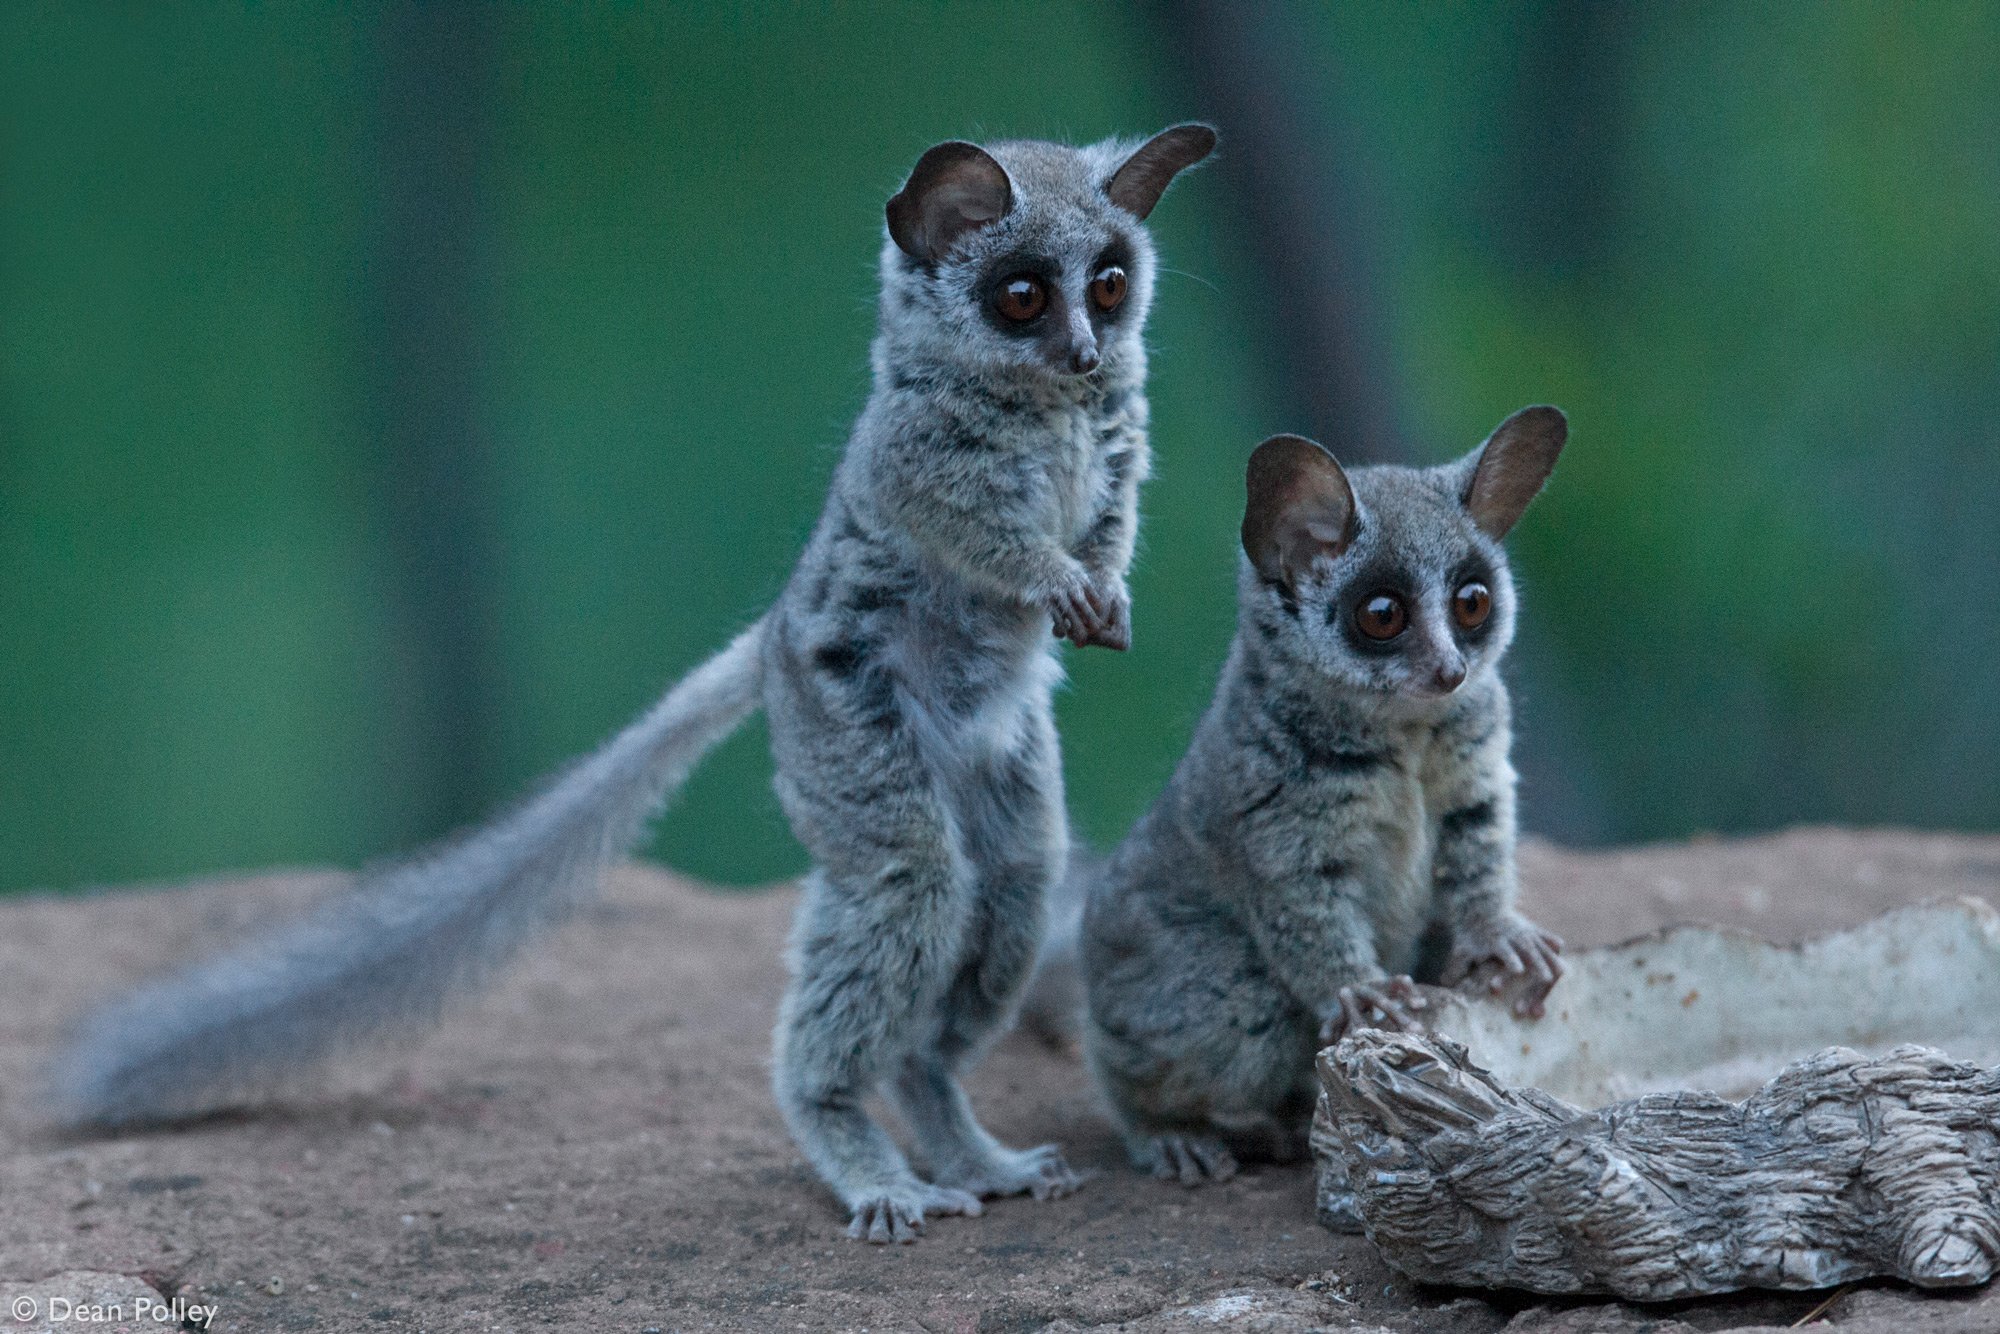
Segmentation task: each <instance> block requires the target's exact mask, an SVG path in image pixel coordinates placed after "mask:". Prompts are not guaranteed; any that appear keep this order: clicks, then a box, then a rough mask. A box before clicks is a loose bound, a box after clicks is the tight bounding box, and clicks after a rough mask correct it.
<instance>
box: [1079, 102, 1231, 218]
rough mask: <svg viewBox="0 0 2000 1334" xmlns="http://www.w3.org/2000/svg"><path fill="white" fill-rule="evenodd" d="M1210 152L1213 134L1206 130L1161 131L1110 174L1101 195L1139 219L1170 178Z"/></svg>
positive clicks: (1191, 127) (1178, 128)
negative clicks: (1104, 195) (1103, 194)
mask: <svg viewBox="0 0 2000 1334" xmlns="http://www.w3.org/2000/svg"><path fill="white" fill-rule="evenodd" d="M1214 151H1215V131H1214V130H1213V129H1212V128H1210V127H1209V126H1206V125H1199V124H1189V125H1176V126H1174V127H1173V128H1172V129H1170V130H1161V131H1160V132H1159V133H1158V134H1156V135H1154V136H1153V137H1152V138H1150V139H1148V140H1147V141H1146V142H1145V143H1143V144H1141V145H1139V147H1138V149H1137V150H1136V151H1134V152H1133V154H1132V156H1131V157H1128V158H1126V159H1125V161H1124V163H1123V164H1122V165H1120V167H1119V168H1118V170H1117V171H1114V172H1112V173H1111V179H1110V180H1108V181H1106V182H1105V183H1104V193H1105V194H1106V195H1107V196H1108V197H1109V198H1110V200H1111V202H1112V203H1114V204H1116V205H1118V207H1120V208H1122V209H1124V210H1125V211H1126V212H1127V213H1130V214H1131V215H1132V216H1133V217H1135V218H1141V219H1143V218H1144V217H1145V216H1146V215H1147V214H1148V213H1151V212H1152V211H1153V205H1155V204H1157V203H1159V202H1160V196H1161V195H1163V194H1165V193H1166V192H1167V186H1168V185H1170V184H1172V183H1173V179H1174V177H1176V176H1178V175H1180V174H1181V173H1182V172H1184V171H1186V170H1187V169H1188V168H1189V167H1192V166H1193V165H1194V164H1195V163H1197V162H1199V161H1201V160H1202V159H1203V158H1205V157H1207V156H1208V155H1209V154H1210V153H1213V152H1214Z"/></svg>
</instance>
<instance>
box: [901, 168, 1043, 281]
mask: <svg viewBox="0 0 2000 1334" xmlns="http://www.w3.org/2000/svg"><path fill="white" fill-rule="evenodd" d="M1013 206H1014V183H1013V182H1012V181H1010V180H1009V179H1008V178H1007V169H1006V168H1005V167H1002V166H1001V165H1000V164H999V163H998V162H997V161H995V160H994V158H993V155H992V154H991V153H988V152H987V151H986V150H985V149H983V148H981V147H980V146H979V145H978V144H968V143H963V142H960V141H958V140H952V141H951V142H949V143H942V144H939V145H938V146H937V147H936V148H933V149H931V150H930V151H929V152H927V153H925V154H924V155H923V156H922V157H920V158H918V159H917V165H916V167H915V168H914V169H913V170H912V171H911V172H910V179H909V180H908V181H906V182H905V183H904V185H903V188H902V189H901V190H900V191H898V192H897V194H896V197H895V198H894V199H891V200H890V201H889V207H888V215H889V236H890V238H891V239H893V240H894V241H895V242H896V245H897V247H898V248H899V249H901V250H902V252H903V253H904V254H906V255H908V256H909V257H910V258H911V259H915V260H919V261H921V262H923V263H925V264H930V263H935V262H936V261H937V260H940V259H943V258H944V256H945V255H946V254H947V253H948V252H949V251H950V250H951V248H952V246H954V245H956V244H957V243H958V241H959V239H960V238H961V237H963V236H965V235H967V234H968V233H970V232H975V231H978V230H979V229H980V228H981V227H987V226H991V225H992V224H993V223H995V222H998V221H999V220H1000V219H1002V218H1004V217H1006V216H1007V210H1008V209H1010V208H1012V207H1013Z"/></svg>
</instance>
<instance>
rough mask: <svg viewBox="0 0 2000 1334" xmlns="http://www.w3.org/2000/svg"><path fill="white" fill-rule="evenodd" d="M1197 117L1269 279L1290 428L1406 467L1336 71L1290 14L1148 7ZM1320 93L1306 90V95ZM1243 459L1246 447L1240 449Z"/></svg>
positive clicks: (1217, 2)
mask: <svg viewBox="0 0 2000 1334" xmlns="http://www.w3.org/2000/svg"><path fill="white" fill-rule="evenodd" d="M1147 8H1148V9H1149V10H1150V11H1151V15H1152V19H1153V21H1154V24H1155V26H1156V27H1157V28H1159V29H1160V30H1161V31H1162V32H1163V33H1164V34H1165V35H1166V36H1167V38H1168V39H1169V40H1168V41H1166V42H1165V43H1163V46H1164V49H1165V52H1166V54H1167V56H1168V58H1169V59H1170V60H1173V61H1176V62H1177V63H1178V64H1179V66H1180V70H1179V73H1180V74H1181V76H1182V78H1183V79H1184V80H1185V81H1186V83H1187V85H1188V87H1189V90H1190V92H1191V93H1192V94H1193V101H1194V105H1195V106H1196V107H1198V108H1200V111H1201V114H1203V115H1206V116H1209V117H1211V118H1212V119H1213V120H1214V121H1215V123H1216V124H1217V125H1218V126H1220V127H1221V129H1222V135H1223V139H1222V154H1221V157H1220V160H1219V163H1218V165H1217V168H1216V170H1218V171H1219V172H1221V173H1222V175H1223V177H1224V179H1225V180H1226V181H1227V182H1228V185H1229V197H1230V200H1231V202H1232V204H1233V206H1234V208H1235V209H1236V212H1237V218H1238V221H1239V224H1240V226H1241V234H1242V236H1243V239H1244V241H1245V242H1246V244H1247V245H1248V247H1249V249H1250V251H1251V253H1252V255H1253V256H1254V257H1255V259H1256V260H1257V263H1258V265H1259V268H1260V269H1261V270H1262V272H1263V274H1264V276H1265V280H1266V281H1265V291H1264V292H1263V293H1262V298H1263V299H1262V300H1261V301H1260V302H1259V305H1258V309H1259V311H1260V312H1261V318H1263V319H1264V320H1266V321H1267V322H1268V327H1269V328H1270V329H1271V331H1272V334H1271V336H1270V337H1269V339H1268V340H1267V343H1266V346H1267V348H1268V349H1269V351H1270V352H1271V354H1272V355H1273V357H1274V358H1275V359H1276V360H1277V364H1278V366H1279V368H1280V377H1281V383H1280V385H1279V386H1278V388H1279V389H1280V391H1281V393H1282V394H1283V396H1284V397H1285V398H1287V399H1288V400H1289V401H1290V403H1291V404H1292V406H1293V408H1294V410H1295V411H1296V412H1297V413H1298V414H1299V416H1298V419H1297V421H1296V422H1295V423H1294V424H1293V425H1292V426H1290V427H1289V429H1292V430H1296V431H1299V432H1301V433H1302V434H1306V435H1309V436H1311V437H1312V438H1314V439H1315V440H1318V441H1320V442H1321V443H1323V444H1325V445H1327V446H1329V447H1330V448H1332V449H1333V450H1334V452H1335V453H1336V454H1338V455H1339V456H1340V458H1341V459H1342V460H1343V461H1345V462H1348V463H1402V462H1409V461H1410V460H1411V451H1410V448H1409V444H1408V441H1407V439H1406V438H1405V435H1404V430H1405V427H1404V424H1403V422H1402V421H1401V419H1400V416H1399V412H1398V404H1399V401H1400V398H1401V395H1400V394H1399V393H1398V391H1397V386H1396V369H1395V364H1394V359H1393V357H1392V356H1391V354H1390V349H1389V341H1388V337H1387V333H1386V330H1385V329H1384V328H1383V325H1382V313H1383V311H1384V310H1385V309H1386V305H1387V303H1386V300H1385V297H1384V293H1383V292H1382V290H1381V282H1382V265H1381V263H1380V260H1379V256H1378V255H1377V254H1375V253H1374V240H1375V238H1376V237H1377V236H1378V235H1379V233H1378V232H1377V231H1375V230H1374V229H1373V228H1372V227H1371V225H1370V224H1371V223H1373V222H1375V221H1377V220H1378V219H1379V215H1380V212H1381V210H1380V208H1379V206H1378V205H1377V203H1376V202H1375V200H1374V199H1373V198H1372V197H1371V194H1370V191H1369V180H1370V176H1369V173H1368V172H1367V171H1365V170H1364V169H1363V167H1362V164H1361V162H1360V160H1359V159H1360V157H1361V154H1360V153H1359V151H1358V150H1357V146H1356V145H1355V144H1354V143H1353V142H1351V141H1350V140H1349V139H1348V138H1347V137H1346V136H1345V135H1344V134H1343V133H1342V132H1341V127H1340V126H1339V125H1338V124H1337V123H1336V121H1335V118H1334V115H1333V113H1332V112H1331V110H1330V109H1329V103H1330V101H1331V100H1332V99H1331V98H1330V97H1328V96H1327V95H1326V93H1325V91H1324V90H1325V89H1326V88H1327V86H1328V85H1329V83H1332V82H1337V81H1338V79H1339V72H1338V70H1337V69H1336V68H1334V67H1333V66H1332V65H1331V63H1330V57H1329V54H1328V53H1327V52H1325V51H1324V50H1323V49H1321V48H1320V47H1319V46H1317V45H1316V44H1313V43H1311V42H1309V41H1307V40H1305V39H1304V38H1303V37H1302V36H1301V34H1300V33H1299V32H1298V31H1297V27H1298V25H1297V24H1296V23H1295V22H1294V21H1293V20H1292V19H1291V18H1290V17H1289V15H1288V14H1287V12H1286V11H1285V9H1284V8H1283V7H1282V6H1278V5H1272V4H1261V3H1258V4H1244V3H1231V0H1149V2H1148V5H1147ZM1308 90H1312V91H1310V92H1309V91H1308ZM1246 448H1247V446H1246Z"/></svg>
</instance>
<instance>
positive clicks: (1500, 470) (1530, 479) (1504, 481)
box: [1460, 407, 1569, 538]
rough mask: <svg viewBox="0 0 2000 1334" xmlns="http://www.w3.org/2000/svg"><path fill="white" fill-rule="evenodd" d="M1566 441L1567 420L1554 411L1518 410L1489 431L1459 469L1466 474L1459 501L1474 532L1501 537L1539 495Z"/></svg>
mask: <svg viewBox="0 0 2000 1334" xmlns="http://www.w3.org/2000/svg"><path fill="white" fill-rule="evenodd" d="M1568 438H1569V419H1568V418H1567V417H1565V416H1563V415H1562V410H1561V409H1559V408H1550V407H1536V408H1522V409H1521V410H1520V411H1519V412H1517V413H1515V414H1514V415H1513V416H1511V417H1509V418H1508V419H1507V420H1506V421H1503V422H1501V423H1500V425H1498V426H1497V427H1495V428H1494V429H1493V434H1492V435H1489V436H1487V437H1486V443H1485V444H1483V445H1481V446H1480V447H1479V448H1478V449H1477V450H1475V451H1474V452H1473V453H1472V454H1471V455H1469V456H1468V457H1467V458H1466V459H1465V460H1464V462H1463V463H1462V464H1461V465H1460V466H1461V467H1463V468H1465V470H1466V472H1467V474H1468V475H1467V477H1466V482H1465V490H1464V491H1463V492H1462V493H1461V498H1462V499H1463V500H1464V502H1465V509H1466V512H1467V513H1469V514H1470V515H1472V521H1473V522H1474V523H1476V524H1478V525H1479V531H1480V532H1482V533H1485V534H1486V535H1487V536H1488V537H1494V538H1500V537H1505V536H1507V530H1508V529H1510V528H1512V527H1513V526H1514V525H1515V524H1516V523H1517V522H1519V521H1520V518H1521V515H1522V513H1523V512H1524V511H1525V510H1526V509H1527V508H1528V502H1529V501H1531V500H1533V499H1534V498H1535V497H1536V496H1537V495H1539V494H1541V490H1542V483H1544V482H1546V481H1548V480H1549V474H1550V473H1551V472H1553V471H1554V470H1555V466H1556V456H1557V455H1558V454H1561V453H1562V447H1563V441H1565V440H1567V439H1568Z"/></svg>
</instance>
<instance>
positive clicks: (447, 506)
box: [360, 0, 500, 837]
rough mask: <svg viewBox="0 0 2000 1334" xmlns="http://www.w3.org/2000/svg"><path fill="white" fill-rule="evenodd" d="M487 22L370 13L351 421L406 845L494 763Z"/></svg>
mask: <svg viewBox="0 0 2000 1334" xmlns="http://www.w3.org/2000/svg"><path fill="white" fill-rule="evenodd" d="M499 22H500V20H499V14H498V11H496V10H495V9H493V8H491V7H489V6H486V5H483V4H476V3H418V2H417V0H397V2H396V3H391V4H389V5H388V6H387V7H386V8H385V9H383V10H382V11H380V18H379V19H378V33H379V45H378V49H377V51H376V53H375V59H376V69H377V71H378V74H379V93H378V99H377V103H376V110H375V115H376V123H375V126H374V136H373V143H374V151H375V159H374V166H375V169H376V173H377V175H376V181H377V196H376V198H375V200H374V201H373V205H374V207H373V208H372V210H371V230H370V233H369V235H368V237H367V243H366V253H365V263H366V268H365V271H364V274H363V283H364V290H363V294H362V302H361V306H362V318H361V327H360V345H361V357H362V363H363V385H362V392H363V413H364V426H365V428H366V439H367V441H368V444H369V447H370V449H371V451H372V452H371V454H370V456H369V459H368V469H369V483H370V499H371V502H372V504H373V506H374V509H375V514H376V522H377V526H378V528H377V531H378V533H379V535H380V538H381V540H382V541H383V543H384V545H385V549H386V552H387V556H388V559H387V566H388V569H387V575H388V578H389V581H390V583H389V588H388V594H387V596H388V601H389V603H390V606H391V611H390V617H391V619H390V633H391V637H392V652H393V654H394V657H393V659H392V662H391V664H389V670H390V675H391V678H392V679H391V690H390V694H391V709H392V717H391V720H390V727H391V728H392V730H393V734H392V735H391V736H390V737H389V738H388V753H389V755H390V756H391V757H392V759H391V761H390V764H391V769H392V773H391V774H390V776H389V782H390V788H391V790H392V791H394V792H396V793H398V794H399V798H400V800H401V801H402V802H404V803H406V805H407V810H406V811H405V813H404V814H405V820H404V821H403V822H401V823H402V828H403V829H404V831H405V832H406V834H407V835H414V836H419V837H422V836H428V835H431V834H436V833H438V832H441V831H443V830H445V829H448V828H450V827H452V826H453V825H456V824H460V823H463V822H465V821H466V820H468V819H469V818H471V817H472V816H473V815H474V814H476V813H477V811H478V809H479V807H480V806H482V805H483V804H484V802H485V800H486V799H487V780H488V777H489V775H490V772H491V763H492V749H493V747H492V727H491V719H492V717H493V713H494V709H495V704H496V693H497V692H496V689H495V684H496V676H497V671H496V663H495V653H496V644H495V639H496V628H497V627H496V622H497V611H496V592H497V590H496V587H495V580H496V560H495V554H496V547H497V536H496V532H495V526H496V520H495V503H494V502H495V496H494V486H495V483H494V475H493V457H492V452H493V451H492V441H491V437H490V434H489V432H488V430H487V429H486V423H485V421H484V420H483V414H482V389H483V385H482V383H481V381H482V369H483V364H484V354H485V350H486V341H485V332H486V329H487V328H488V326H489V324H490V313H491V301H490V283H489V234H488V226H487V200H486V178H487V170H488V162H489V157H490V153H491V137H492V129H493V102H494V81H495V80H494V61H495V54H496V49H497V46H498V37H499ZM392 823H394V822H392Z"/></svg>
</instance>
